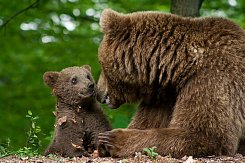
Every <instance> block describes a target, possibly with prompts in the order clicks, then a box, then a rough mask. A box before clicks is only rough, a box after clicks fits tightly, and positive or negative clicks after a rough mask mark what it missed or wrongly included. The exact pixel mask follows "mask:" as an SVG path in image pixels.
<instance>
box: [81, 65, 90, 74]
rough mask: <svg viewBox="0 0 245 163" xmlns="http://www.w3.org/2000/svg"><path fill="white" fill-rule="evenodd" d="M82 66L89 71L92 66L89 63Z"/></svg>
mask: <svg viewBox="0 0 245 163" xmlns="http://www.w3.org/2000/svg"><path fill="white" fill-rule="evenodd" d="M82 68H85V69H86V70H88V71H89V72H91V67H90V66H89V65H83V66H82Z"/></svg>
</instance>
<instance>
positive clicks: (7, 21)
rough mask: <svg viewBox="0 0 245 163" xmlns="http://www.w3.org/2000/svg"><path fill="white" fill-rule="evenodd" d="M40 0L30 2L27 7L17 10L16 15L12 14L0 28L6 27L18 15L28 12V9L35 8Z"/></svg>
mask: <svg viewBox="0 0 245 163" xmlns="http://www.w3.org/2000/svg"><path fill="white" fill-rule="evenodd" d="M39 1H40V0H36V1H35V2H34V3H32V4H30V5H29V6H27V7H26V8H24V9H22V10H20V11H18V12H16V13H15V14H14V15H12V16H11V17H10V18H9V19H7V20H6V21H5V22H4V23H3V24H2V25H1V26H0V30H1V29H2V28H3V27H5V26H6V25H7V24H8V23H9V22H10V21H11V20H13V19H14V18H15V17H17V16H18V15H20V14H22V13H24V12H26V11H27V10H29V9H31V8H35V7H36V6H37V5H38V3H39Z"/></svg>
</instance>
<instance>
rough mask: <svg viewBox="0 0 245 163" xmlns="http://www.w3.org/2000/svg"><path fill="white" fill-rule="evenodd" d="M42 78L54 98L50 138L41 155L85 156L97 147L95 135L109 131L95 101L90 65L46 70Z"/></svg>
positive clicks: (106, 122) (94, 86)
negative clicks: (54, 108)
mask: <svg viewBox="0 0 245 163" xmlns="http://www.w3.org/2000/svg"><path fill="white" fill-rule="evenodd" d="M44 81H45V83H46V84H47V85H48V86H49V87H50V88H51V89H52V90H53V95H54V96H56V97H57V105H56V113H55V115H56V122H55V133H54V139H53V142H52V143H51V145H50V146H49V147H48V148H47V149H46V151H45V155H48V154H50V153H52V154H58V155H61V156H68V157H79V156H89V153H92V152H93V150H95V149H97V148H98V139H97V137H98V134H99V133H100V132H105V131H108V130H111V127H110V125H109V122H108V121H107V119H106V117H105V115H104V114H103V112H102V110H101V108H100V107H99V105H98V104H97V103H96V100H95V96H96V85H95V82H94V79H93V77H92V75H91V72H90V67H89V66H87V65H84V66H83V67H69V68H66V69H63V70H62V71H61V72H46V73H45V74H44Z"/></svg>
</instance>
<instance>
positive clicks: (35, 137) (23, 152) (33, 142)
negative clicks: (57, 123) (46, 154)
mask: <svg viewBox="0 0 245 163" xmlns="http://www.w3.org/2000/svg"><path fill="white" fill-rule="evenodd" d="M26 118H27V119H29V122H30V128H29V130H28V131H27V132H26V135H27V138H26V146H25V147H23V148H20V149H18V150H17V151H14V150H13V149H11V147H10V139H9V138H8V139H7V141H6V143H4V144H1V145H0V157H5V156H8V155H11V154H16V155H18V156H19V157H21V158H23V157H33V156H36V155H39V154H40V147H41V140H40V139H39V135H40V132H41V128H40V127H39V126H38V125H37V122H36V121H37V119H38V118H39V117H37V116H33V114H32V112H31V110H28V112H27V115H26Z"/></svg>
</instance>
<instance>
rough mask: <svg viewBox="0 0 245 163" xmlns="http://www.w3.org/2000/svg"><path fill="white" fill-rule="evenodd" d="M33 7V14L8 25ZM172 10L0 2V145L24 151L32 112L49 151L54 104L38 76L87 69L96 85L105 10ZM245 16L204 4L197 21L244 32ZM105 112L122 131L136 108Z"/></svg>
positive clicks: (158, 5)
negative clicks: (228, 24)
mask: <svg viewBox="0 0 245 163" xmlns="http://www.w3.org/2000/svg"><path fill="white" fill-rule="evenodd" d="M35 2H38V3H37V4H36V5H34V6H33V8H30V9H28V10H26V11H25V12H23V13H21V14H19V15H18V16H16V17H15V18H14V19H10V18H11V16H13V15H14V14H16V13H18V12H19V11H21V10H22V9H25V8H26V7H28V6H30V5H31V4H33V3H35ZM170 4H171V3H170V0H155V1H153V0H37V1H35V0H22V1H17V0H0V143H1V142H4V141H6V139H7V138H9V139H10V140H11V146H12V147H13V148H14V149H17V148H20V147H23V146H25V143H26V142H25V141H26V134H25V133H26V131H27V130H28V128H29V127H28V125H29V122H28V120H27V119H26V117H25V115H26V114H27V111H28V110H31V111H32V113H33V114H34V115H37V116H39V119H38V122H37V123H38V124H39V126H40V127H41V129H42V135H41V140H42V144H43V148H45V147H46V146H47V144H48V143H49V140H48V139H45V138H46V137H49V136H50V132H51V131H52V130H53V124H54V116H53V114H52V111H53V110H54V109H55V98H54V97H53V96H51V91H50V89H49V88H48V87H47V86H45V85H44V83H43V79H42V75H43V73H44V72H45V71H50V70H56V71H60V70H61V69H63V68H65V67H69V66H74V65H83V64H89V65H90V66H91V67H92V72H93V75H94V78H95V80H97V79H98V76H99V74H100V66H99V63H98V59H97V49H98V45H99V43H100V41H101V39H102V33H101V32H100V27H99V24H98V22H99V17H100V13H101V11H102V10H103V9H104V8H108V7H110V8H113V9H115V10H117V11H120V12H133V11H142V10H158V11H164V12H169V10H170ZM244 11H245V1H244V0H219V1H215V0H205V1H204V2H203V5H202V8H201V16H223V17H228V18H230V19H232V20H234V21H235V22H237V23H238V24H240V25H241V26H242V27H243V28H245V12H244ZM7 20H10V21H9V23H8V24H7V25H6V26H5V25H4V23H5V22H6V21H7ZM103 108H104V109H105V112H106V114H107V115H108V117H109V119H110V121H111V123H112V126H113V127H114V128H119V127H121V128H124V127H126V126H127V124H128V123H129V122H130V119H131V117H132V115H133V114H134V111H135V108H136V105H123V106H122V107H121V108H120V109H118V110H110V109H108V108H107V107H106V106H103Z"/></svg>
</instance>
